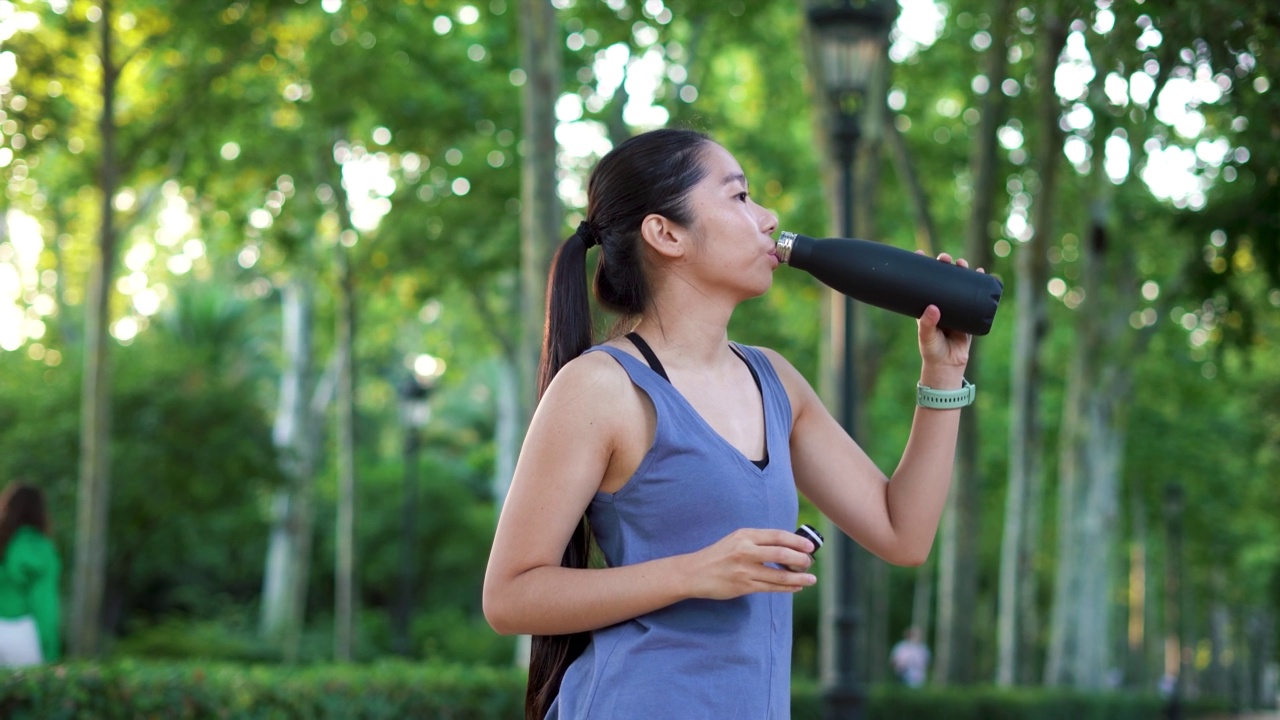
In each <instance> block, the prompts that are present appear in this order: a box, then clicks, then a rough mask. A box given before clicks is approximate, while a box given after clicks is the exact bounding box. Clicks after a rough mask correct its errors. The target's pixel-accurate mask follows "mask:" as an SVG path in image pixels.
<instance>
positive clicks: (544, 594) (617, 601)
mask: <svg viewBox="0 0 1280 720" xmlns="http://www.w3.org/2000/svg"><path fill="white" fill-rule="evenodd" d="M683 558H684V556H675V557H669V558H662V559H659V560H651V561H648V562H643V563H637V564H635V565H626V566H622V567H616V568H599V569H596V568H592V569H579V568H564V567H538V568H533V569H531V570H527V571H525V572H523V573H520V574H519V575H516V576H515V577H512V578H510V579H508V580H505V581H502V580H493V579H486V581H485V591H484V612H485V617H486V618H487V619H488V620H489V624H490V625H492V626H493V628H494V630H497V631H498V632H499V633H502V634H504V635H512V634H517V633H519V634H529V635H562V634H568V633H576V632H586V631H590V630H597V629H599V628H602V627H607V626H609V625H614V624H617V623H620V622H623V621H625V620H630V619H632V618H635V617H638V616H640V615H644V614H646V613H650V612H653V611H655V610H659V609H661V608H664V607H667V606H668V605H672V604H674V603H676V602H679V601H680V600H684V599H686V598H687V597H689V596H690V595H689V592H688V585H689V584H688V583H687V582H686V580H685V578H686V577H687V572H686V570H685V565H686V563H685V562H684V559H683Z"/></svg>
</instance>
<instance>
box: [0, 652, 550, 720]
mask: <svg viewBox="0 0 1280 720" xmlns="http://www.w3.org/2000/svg"><path fill="white" fill-rule="evenodd" d="M524 686H525V678H524V674H523V673H521V672H520V671H517V670H515V669H502V670H498V669H494V668H483V667H474V668H472V667H461V666H456V665H439V664H429V665H414V664H409V663H393V662H387V663H379V664H377V665H371V666H356V665H350V666H325V667H315V668H306V669H287V668H278V667H265V666H257V667H241V666H233V665H202V664H180V665H179V664H175V665H156V664H142V663H131V662H125V663H118V664H113V665H107V666H98V665H89V664H71V665H58V666H51V667H40V668H34V669H29V670H19V671H10V672H7V673H0V717H4V718H11V719H12V720H37V719H38V720H73V719H74V720H78V719H79V718H95V719H96V720H115V719H116V718H119V719H120V720H125V719H126V718H127V719H128V720H133V719H134V718H144V717H145V718H151V717H155V718H166V719H168V718H181V719H185V720H203V719H204V718H210V719H212V718H219V719H220V718H237V719H240V718H244V719H245V720H293V719H294V718H296V719H298V720H304V719H305V720H313V719H314V720H327V719H329V718H333V719H334V720H337V719H339V718H342V719H345V718H362V719H364V720H381V719H382V718H387V719H388V720H390V719H392V718H394V719H396V720H399V719H400V718H436V717H440V718H450V719H451V720H489V719H490V718H493V719H498V718H501V719H503V720H506V719H508V718H515V717H520V716H521V714H522V712H523V710H522V708H523V703H524Z"/></svg>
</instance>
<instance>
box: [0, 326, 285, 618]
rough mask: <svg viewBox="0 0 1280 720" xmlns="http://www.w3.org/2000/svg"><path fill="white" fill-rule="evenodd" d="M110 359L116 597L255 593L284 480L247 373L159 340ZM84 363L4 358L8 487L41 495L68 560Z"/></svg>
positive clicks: (166, 601)
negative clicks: (268, 503) (266, 517)
mask: <svg viewBox="0 0 1280 720" xmlns="http://www.w3.org/2000/svg"><path fill="white" fill-rule="evenodd" d="M114 355H115V364H116V372H115V387H114V400H115V413H114V417H113V425H114V429H115V435H114V438H115V440H114V442H113V444H112V458H111V471H112V489H113V493H112V497H111V506H110V517H109V527H110V528H111V531H110V533H111V534H110V537H111V540H110V545H109V551H108V558H109V559H108V578H109V579H108V593H109V597H111V598H112V602H114V603H117V607H124V608H128V612H129V614H130V615H132V614H133V613H137V614H140V615H143V616H146V615H149V614H153V613H164V612H212V611H215V610H217V609H218V608H220V607H221V606H222V605H223V604H225V603H226V602H227V601H228V599H229V598H235V597H239V598H242V599H243V598H244V597H252V596H253V594H254V592H255V591H256V589H257V586H258V582H259V580H258V578H257V576H256V573H254V572H253V571H252V570H251V571H249V572H248V573H246V572H245V569H246V568H253V567H255V566H256V565H257V564H258V562H259V561H260V558H261V557H262V554H263V552H264V551H265V536H266V530H265V527H264V524H263V512H262V506H261V501H262V499H263V498H264V493H265V492H266V491H268V490H270V489H271V488H272V487H274V485H275V484H276V483H277V482H278V474H277V472H276V469H275V468H276V465H275V453H274V450H273V449H272V446H271V442H270V428H269V425H268V424H267V421H266V418H265V416H264V414H263V412H262V411H261V409H260V406H259V405H258V404H257V403H256V402H255V398H254V395H253V391H252V388H251V386H250V385H249V383H248V379H247V377H246V376H245V375H243V374H240V373H236V372H234V366H232V365H226V366H223V365H217V364H212V363H210V362H208V358H207V356H205V355H204V354H203V351H202V349H201V347H200V345H199V344H198V343H194V342H189V343H184V344H177V343H173V342H172V341H170V340H169V339H168V338H166V337H165V333H164V332H163V331H160V332H154V333H149V334H146V335H144V336H143V337H141V338H140V339H139V340H138V341H137V342H136V343H134V344H133V345H132V346H130V347H117V348H116V349H115V350H114ZM76 360H77V358H75V357H74V356H72V357H68V358H65V359H64V360H63V361H62V363H61V364H59V365H58V366H57V367H49V366H48V365H46V364H45V363H43V362H36V361H34V360H31V359H30V358H28V357H25V356H23V355H21V354H17V353H0V478H6V479H9V478H16V477H24V478H27V479H28V480H29V481H31V482H33V483H35V484H37V485H39V486H40V487H42V488H44V489H45V491H46V492H47V493H48V496H49V500H50V511H51V514H52V516H53V521H54V526H55V531H56V539H57V544H58V546H59V547H60V548H61V549H62V552H63V556H64V558H68V560H67V561H64V562H69V557H70V555H69V550H70V548H71V547H72V545H73V541H74V532H75V517H76V515H75V513H76V496H75V492H76V490H75V488H76V483H75V478H76V476H77V465H76V462H77V456H78V447H79V445H78V443H79V424H78V415H79V410H80V407H79V402H78V396H79V389H80V384H79V383H80V379H79V378H80V366H79V363H78V362H77V361H76ZM113 619H114V621H115V622H123V621H126V620H128V619H130V618H129V617H128V616H116V617H115V618H113Z"/></svg>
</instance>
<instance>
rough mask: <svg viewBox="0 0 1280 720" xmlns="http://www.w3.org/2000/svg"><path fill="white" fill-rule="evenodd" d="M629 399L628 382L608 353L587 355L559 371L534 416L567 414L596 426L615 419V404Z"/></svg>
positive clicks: (630, 394)
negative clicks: (611, 418)
mask: <svg viewBox="0 0 1280 720" xmlns="http://www.w3.org/2000/svg"><path fill="white" fill-rule="evenodd" d="M633 395H634V392H633V391H632V386H631V380H630V378H629V377H628V376H627V372H626V370H624V369H623V368H622V366H621V365H619V364H618V361H617V360H615V359H613V358H612V357H611V356H610V355H609V354H608V353H604V352H589V353H584V354H582V355H579V356H578V357H576V358H574V359H573V360H570V361H569V362H568V363H566V364H565V366H564V367H562V368H560V372H558V373H556V376H555V377H554V378H553V379H552V380H551V385H550V386H548V387H547V391H546V393H544V394H543V396H542V400H541V401H540V402H539V403H538V410H537V414H538V415H543V414H554V415H557V416H559V415H562V414H570V415H572V416H573V417H576V418H579V419H581V420H585V421H587V422H588V423H591V424H597V423H599V422H601V421H603V420H605V419H607V418H609V417H611V416H617V414H618V413H617V410H618V405H617V403H618V402H619V401H625V400H624V399H625V398H627V397H631V396H633Z"/></svg>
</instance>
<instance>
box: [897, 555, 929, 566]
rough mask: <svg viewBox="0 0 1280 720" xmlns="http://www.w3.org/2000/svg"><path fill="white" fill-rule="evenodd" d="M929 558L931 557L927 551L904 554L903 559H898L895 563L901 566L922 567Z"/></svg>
mask: <svg viewBox="0 0 1280 720" xmlns="http://www.w3.org/2000/svg"><path fill="white" fill-rule="evenodd" d="M928 559H929V553H927V552H926V553H923V554H916V555H906V556H903V557H902V558H901V559H899V560H897V561H896V562H893V564H894V565H898V566H900V567H912V568H913V567H920V566H921V565H923V564H924V562H925V561H926V560H928Z"/></svg>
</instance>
